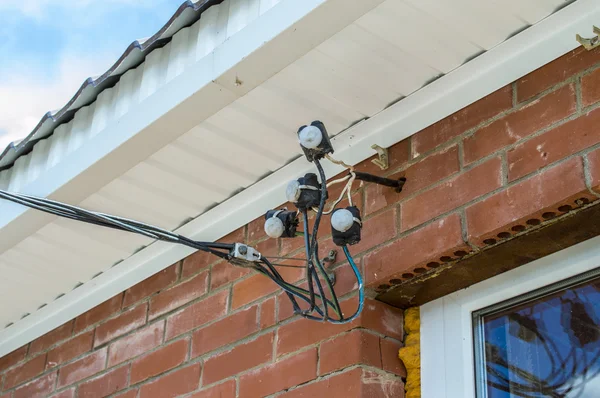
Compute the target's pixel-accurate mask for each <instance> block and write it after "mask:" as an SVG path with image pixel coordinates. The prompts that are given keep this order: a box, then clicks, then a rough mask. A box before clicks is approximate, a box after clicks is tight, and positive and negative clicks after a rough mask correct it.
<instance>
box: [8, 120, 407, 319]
mask: <svg viewBox="0 0 600 398" xmlns="http://www.w3.org/2000/svg"><path fill="white" fill-rule="evenodd" d="M298 138H299V141H300V145H301V147H302V150H303V151H304V154H305V155H306V158H307V159H308V161H309V162H313V163H314V164H315V166H316V168H317V170H318V173H319V176H318V177H317V175H315V174H312V173H308V174H306V175H305V176H304V177H301V178H299V179H298V180H295V181H292V182H291V183H290V185H288V189H287V191H286V194H287V196H288V199H289V200H290V201H291V202H294V203H295V205H296V207H297V208H298V210H299V211H300V213H301V214H302V219H303V222H304V232H303V233H300V232H296V227H297V226H298V224H299V220H298V214H299V213H298V212H292V211H287V209H284V210H272V211H269V212H268V213H267V215H266V222H265V232H266V233H267V235H269V236H270V237H273V238H279V237H284V238H294V237H296V236H298V235H303V236H304V246H305V251H306V259H305V260H304V261H305V262H306V264H305V266H293V265H283V264H274V263H271V262H270V261H269V258H268V257H264V256H262V255H261V254H260V253H258V252H257V251H256V250H255V249H253V248H251V247H249V246H247V245H244V244H242V243H215V242H202V241H195V240H192V239H190V238H187V237H185V236H182V235H179V234H176V233H173V232H171V231H167V230H165V229H162V228H158V227H155V226H152V225H148V224H144V223H142V222H139V221H135V220H130V219H127V218H123V217H117V216H113V215H109V214H104V213H99V212H95V211H90V210H85V209H82V208H79V207H76V206H72V205H68V204H64V203H60V202H56V201H53V200H49V199H45V198H38V197H35V196H31V195H24V194H17V193H10V192H6V191H3V190H0V198H3V199H6V200H9V201H11V202H14V203H18V204H21V205H23V206H27V207H30V208H33V209H36V210H40V211H43V212H46V213H49V214H53V215H55V216H59V217H64V218H68V219H71V220H74V221H81V222H85V223H89V224H93V225H98V226H102V227H106V228H113V229H117V230H121V231H127V232H132V233H136V234H140V235H143V236H146V237H148V238H151V239H155V240H160V241H165V242H170V243H176V244H181V245H185V246H188V247H191V248H194V249H196V250H201V251H204V252H207V253H211V254H213V255H215V256H217V257H219V258H222V259H225V260H227V261H228V262H230V263H231V264H233V265H236V266H241V267H245V268H251V269H254V270H256V271H257V272H259V273H260V274H262V275H264V276H266V277H268V278H269V279H271V280H272V281H273V282H275V283H276V284H277V285H278V286H279V287H280V288H281V289H283V290H284V291H285V293H286V294H287V296H288V298H289V299H290V301H291V303H292V307H293V309H294V312H295V313H296V314H298V315H300V316H302V317H304V318H307V319H311V320H317V321H328V322H331V323H347V322H351V321H352V320H354V319H355V318H356V317H358V315H359V314H360V313H361V311H362V308H363V304H364V286H363V280H362V277H361V274H360V271H359V270H358V267H357V266H356V263H355V262H354V260H353V258H352V256H351V255H350V252H349V250H348V245H353V244H356V243H358V242H359V241H360V234H361V228H362V221H361V219H360V211H359V209H358V208H357V207H355V206H353V204H352V193H351V191H352V184H353V182H354V181H355V179H360V180H364V181H369V182H374V183H376V184H382V185H386V186H390V187H393V188H395V189H396V191H397V192H400V191H401V190H402V186H403V185H404V181H405V179H404V178H401V179H399V180H390V179H386V178H382V177H377V176H373V175H370V174H367V173H359V172H355V171H354V168H353V167H351V166H348V165H347V164H345V163H343V162H341V161H338V160H335V159H333V158H332V157H331V156H330V154H331V153H333V147H332V146H331V142H330V141H329V136H328V134H327V131H326V129H325V126H324V125H323V123H321V122H318V121H315V122H313V123H311V125H310V126H302V127H301V128H300V129H299V130H298ZM323 158H327V159H328V160H330V161H331V162H333V163H336V164H339V165H342V166H344V167H346V168H347V169H348V175H347V176H345V177H343V178H340V179H338V180H334V181H331V182H330V183H327V182H326V181H327V178H326V176H325V172H324V170H323V167H322V166H321V163H320V162H319V160H320V159H323ZM343 182H345V183H346V185H345V187H344V189H342V192H341V194H340V196H339V198H337V200H335V201H334V202H333V204H332V205H331V206H330V208H329V210H327V211H325V204H326V201H327V198H328V193H327V188H328V187H330V186H332V185H334V184H338V183H343ZM345 195H347V196H348V202H349V204H350V206H349V207H347V208H336V206H337V205H338V204H339V203H340V202H341V201H342V200H343V198H344V196H345ZM309 210H312V211H314V212H315V213H316V216H315V220H314V224H313V227H312V232H310V228H309V217H308V211H309ZM324 214H332V217H331V220H332V223H331V227H332V228H331V231H332V239H333V242H334V243H335V244H336V245H338V246H341V247H342V249H343V251H344V254H345V256H346V259H347V260H348V263H349V264H350V267H352V271H353V272H354V275H355V277H356V281H357V284H358V300H359V302H358V308H357V309H356V311H355V312H354V314H352V315H351V316H349V317H345V316H344V314H343V313H342V310H341V307H340V304H339V300H338V297H337V295H336V292H335V289H334V287H333V286H334V282H333V280H332V278H330V277H329V275H328V273H327V271H326V270H325V268H324V267H323V264H322V263H321V260H320V259H319V246H318V240H317V235H318V231H319V226H320V223H321V218H322V216H323V215H324ZM276 266H287V267H296V268H305V270H306V281H307V284H308V289H304V288H301V287H298V286H295V285H293V284H291V283H288V282H287V281H285V280H284V279H283V277H282V276H281V274H280V273H279V272H278V271H277V269H276V268H275V267H276ZM321 278H322V279H323V281H324V284H325V285H327V290H328V293H329V296H330V297H328V296H327V293H326V292H325V289H324V288H323V284H322V283H321ZM298 300H301V301H304V302H306V303H307V304H308V309H307V310H302V309H301V308H300V306H299V305H298ZM330 311H331V312H332V313H333V314H330Z"/></svg>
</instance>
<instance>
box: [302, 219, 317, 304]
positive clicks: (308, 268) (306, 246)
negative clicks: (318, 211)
mask: <svg viewBox="0 0 600 398" xmlns="http://www.w3.org/2000/svg"><path fill="white" fill-rule="evenodd" d="M302 217H303V220H304V250H305V251H306V259H307V261H306V281H307V283H308V292H309V294H310V303H309V304H310V308H309V309H308V311H307V312H312V311H313V310H314V309H315V290H314V286H313V283H312V271H311V269H312V256H311V250H310V247H311V246H310V233H309V232H308V229H309V227H308V225H309V224H308V213H307V212H306V209H304V210H302Z"/></svg>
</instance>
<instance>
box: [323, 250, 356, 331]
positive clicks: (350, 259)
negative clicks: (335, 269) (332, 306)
mask: <svg viewBox="0 0 600 398" xmlns="http://www.w3.org/2000/svg"><path fill="white" fill-rule="evenodd" d="M342 248H343V249H344V254H345V255H346V259H348V262H349V263H350V266H351V267H352V271H354V275H355V276H356V281H357V282H358V308H357V309H356V312H355V313H354V315H352V316H351V317H349V318H346V319H344V320H342V321H336V320H333V319H329V322H331V323H336V324H344V323H349V322H352V321H353V320H355V319H356V318H357V317H358V316H359V315H360V313H361V312H362V310H363V306H364V305H365V287H364V284H363V279H362V276H361V275H360V271H359V270H358V267H357V266H356V264H355V263H354V259H353V258H352V255H351V254H350V251H348V246H343V247H342Z"/></svg>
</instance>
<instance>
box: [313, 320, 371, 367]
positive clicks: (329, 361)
mask: <svg viewBox="0 0 600 398" xmlns="http://www.w3.org/2000/svg"><path fill="white" fill-rule="evenodd" d="M350 347H352V348H351V349H349V348H350ZM319 358H320V361H319V362H320V365H319V374H320V375H324V374H327V373H331V372H334V371H336V370H340V369H343V368H347V367H349V366H352V365H358V364H363V365H370V366H375V367H377V368H381V352H380V348H379V337H377V336H375V335H373V334H370V333H367V332H365V331H363V330H353V331H351V332H349V333H346V334H343V335H341V336H338V337H336V338H334V339H332V340H328V341H325V342H323V343H321V347H320V349H319Z"/></svg>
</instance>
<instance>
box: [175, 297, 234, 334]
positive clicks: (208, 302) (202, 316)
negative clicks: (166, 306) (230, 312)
mask: <svg viewBox="0 0 600 398" xmlns="http://www.w3.org/2000/svg"><path fill="white" fill-rule="evenodd" d="M228 296H229V291H228V290H224V291H221V292H219V293H216V294H213V295H212V296H209V297H207V298H205V299H204V300H202V301H199V302H197V303H194V304H192V305H190V306H189V307H186V308H184V309H182V310H181V311H178V312H176V313H175V314H173V315H170V316H169V317H168V318H167V333H166V338H167V340H169V339H172V338H173V337H175V336H179V335H180V334H183V333H185V332H187V331H190V330H192V329H195V328H197V327H199V326H202V325H204V324H205V323H208V322H210V321H213V320H215V319H217V318H220V317H222V316H224V315H225V314H226V313H227V299H228Z"/></svg>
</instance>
